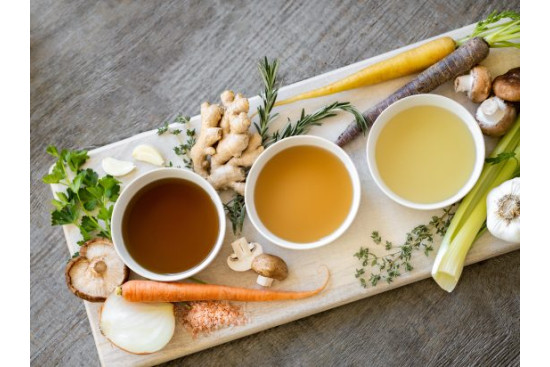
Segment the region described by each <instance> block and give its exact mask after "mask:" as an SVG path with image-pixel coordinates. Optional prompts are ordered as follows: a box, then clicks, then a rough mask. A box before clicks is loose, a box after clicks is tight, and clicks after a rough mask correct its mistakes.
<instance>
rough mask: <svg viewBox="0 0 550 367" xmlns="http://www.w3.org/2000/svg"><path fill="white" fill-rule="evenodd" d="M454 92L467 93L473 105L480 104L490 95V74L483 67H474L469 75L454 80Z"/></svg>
mask: <svg viewBox="0 0 550 367" xmlns="http://www.w3.org/2000/svg"><path fill="white" fill-rule="evenodd" d="M455 91H457V92H467V93H468V98H469V99H470V100H471V101H472V102H474V103H481V102H483V101H484V100H486V99H487V98H488V97H489V94H491V73H490V72H489V69H487V68H486V67H485V66H481V65H478V66H475V67H473V68H472V70H470V74H467V75H462V76H459V77H457V78H456V79H455Z"/></svg>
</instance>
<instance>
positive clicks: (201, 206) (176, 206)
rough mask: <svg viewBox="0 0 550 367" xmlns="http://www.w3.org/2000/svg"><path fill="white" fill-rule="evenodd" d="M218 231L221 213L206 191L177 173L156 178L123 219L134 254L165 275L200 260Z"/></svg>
mask: <svg viewBox="0 0 550 367" xmlns="http://www.w3.org/2000/svg"><path fill="white" fill-rule="evenodd" d="M218 234H219V220H218V214H217V211H216V207H215V205H214V203H213V202H212V200H211V199H210V196H209V195H208V193H207V192H206V191H204V190H203V189H202V188H201V187H200V186H198V185H197V184H195V183H192V182H189V181H186V180H183V179H177V178H167V179H162V180H158V181H155V182H153V183H151V184H149V185H147V186H145V187H143V188H142V189H140V190H139V191H138V192H137V193H136V194H135V195H134V197H133V198H132V199H131V200H130V202H129V204H128V206H127V208H126V211H125V212H124V216H123V219H122V237H123V239H124V244H125V246H126V248H127V249H128V252H129V253H130V256H132V258H133V259H134V260H135V261H136V262H137V263H138V264H140V265H141V266H143V267H144V268H146V269H148V270H150V271H153V272H155V273H161V274H169V273H179V272H182V271H185V270H189V269H191V268H193V267H194V266H196V265H198V264H200V263H201V262H202V261H203V260H204V259H205V258H206V257H207V256H208V254H209V253H210V251H211V250H212V248H213V247H214V245H215V243H216V239H217V237H218Z"/></svg>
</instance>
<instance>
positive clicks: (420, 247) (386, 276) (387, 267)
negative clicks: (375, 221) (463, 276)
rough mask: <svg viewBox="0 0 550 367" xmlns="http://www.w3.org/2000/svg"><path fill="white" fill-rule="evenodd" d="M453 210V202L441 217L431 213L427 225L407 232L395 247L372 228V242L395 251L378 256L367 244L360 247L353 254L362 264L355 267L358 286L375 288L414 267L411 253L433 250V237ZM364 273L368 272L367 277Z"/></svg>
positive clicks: (445, 223)
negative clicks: (431, 215)
mask: <svg viewBox="0 0 550 367" xmlns="http://www.w3.org/2000/svg"><path fill="white" fill-rule="evenodd" d="M454 210H455V205H452V206H450V207H448V208H446V209H443V214H441V215H440V216H433V217H432V219H431V221H430V222H429V224H427V225H426V224H421V225H419V226H416V227H415V228H413V229H412V230H411V231H410V232H409V233H407V236H406V240H405V242H404V243H403V244H402V245H399V246H395V245H394V244H393V243H392V242H390V241H383V239H382V236H380V234H379V233H378V231H373V232H372V234H371V238H372V240H373V242H374V243H375V244H377V245H380V244H382V243H383V244H384V248H385V249H386V251H390V250H392V249H393V250H395V251H393V252H390V253H388V254H386V255H384V256H378V255H376V254H375V253H373V252H372V251H371V250H370V249H369V248H368V247H361V248H360V249H359V251H358V252H357V253H355V254H354V256H355V257H356V258H357V259H359V260H360V261H361V267H360V268H357V269H355V277H356V278H357V279H359V282H360V283H361V286H362V287H363V288H366V287H367V286H368V284H369V283H370V285H371V286H373V287H375V286H376V285H377V284H378V282H379V281H386V282H387V283H388V284H389V283H391V282H393V281H394V280H395V278H397V277H399V276H401V272H403V271H404V272H408V271H411V270H413V268H414V267H413V265H412V263H411V260H412V254H413V252H415V251H423V252H424V255H426V256H429V255H430V253H431V252H432V251H433V246H432V243H433V239H434V236H435V235H439V236H443V235H444V234H445V232H446V231H447V228H448V227H449V224H450V223H451V219H452V218H453V216H454ZM369 268H370V269H369ZM369 270H370V271H369ZM367 273H369V275H368V278H367Z"/></svg>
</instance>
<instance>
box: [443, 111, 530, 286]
mask: <svg viewBox="0 0 550 367" xmlns="http://www.w3.org/2000/svg"><path fill="white" fill-rule="evenodd" d="M519 121H520V120H519V117H518V119H517V121H516V122H515V123H514V126H513V127H512V128H511V129H510V131H508V133H506V135H505V136H504V137H503V138H502V139H501V140H500V142H499V143H498V145H497V146H496V148H495V149H494V150H493V152H492V153H491V155H490V156H489V157H490V158H495V157H497V156H498V155H499V154H502V153H512V152H513V153H514V156H513V158H510V159H507V160H503V161H501V162H499V163H496V164H494V163H485V165H484V167H483V170H482V172H481V175H480V177H479V179H478V181H477V182H476V184H475V185H474V187H473V188H472V190H470V192H469V193H468V195H466V196H465V197H464V199H463V200H462V202H461V203H460V205H459V207H458V208H457V210H456V213H455V215H454V217H453V219H452V221H451V223H450V225H449V228H448V229H447V232H446V233H445V236H444V237H443V240H442V242H441V246H440V247H439V250H438V252H437V256H436V258H435V262H434V266H433V268H432V277H433V278H434V280H435V281H436V283H437V284H438V285H439V286H440V287H441V288H443V289H444V290H446V291H447V292H452V291H453V289H454V288H455V287H456V285H457V283H458V280H459V279H460V275H461V274H462V269H463V268H464V261H465V260H466V255H467V253H468V251H469V250H470V247H472V244H473V243H474V241H475V240H476V239H477V238H478V233H479V231H480V230H481V229H482V228H483V226H484V223H485V220H486V219H487V195H488V194H489V192H490V191H491V190H492V189H493V188H495V187H497V186H499V185H500V184H501V183H503V182H504V181H507V180H509V179H511V178H513V177H514V176H515V175H516V174H517V172H518V170H519V164H520V128H519V127H520V122H519Z"/></svg>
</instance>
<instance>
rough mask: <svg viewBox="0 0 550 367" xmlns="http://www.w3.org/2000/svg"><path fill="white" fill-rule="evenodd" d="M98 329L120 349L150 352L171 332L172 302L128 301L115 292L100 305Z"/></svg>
mask: <svg viewBox="0 0 550 367" xmlns="http://www.w3.org/2000/svg"><path fill="white" fill-rule="evenodd" d="M99 328H100V330H101V332H102V333H103V335H105V337H106V338H107V339H109V341H110V342H111V343H113V344H114V345H116V346H117V347H119V348H120V349H123V350H125V351H127V352H130V353H134V354H149V353H154V352H156V351H159V350H161V349H162V348H164V347H165V346H166V344H168V342H170V339H172V336H173V335H174V330H175V329H176V318H175V315H174V305H173V304H172V303H160V302H151V303H141V302H129V301H126V300H125V299H124V298H123V297H122V296H119V295H118V294H116V291H115V292H113V293H112V294H111V295H110V296H109V297H107V300H106V301H105V303H104V304H103V307H102V308H101V313H100V318H99Z"/></svg>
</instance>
